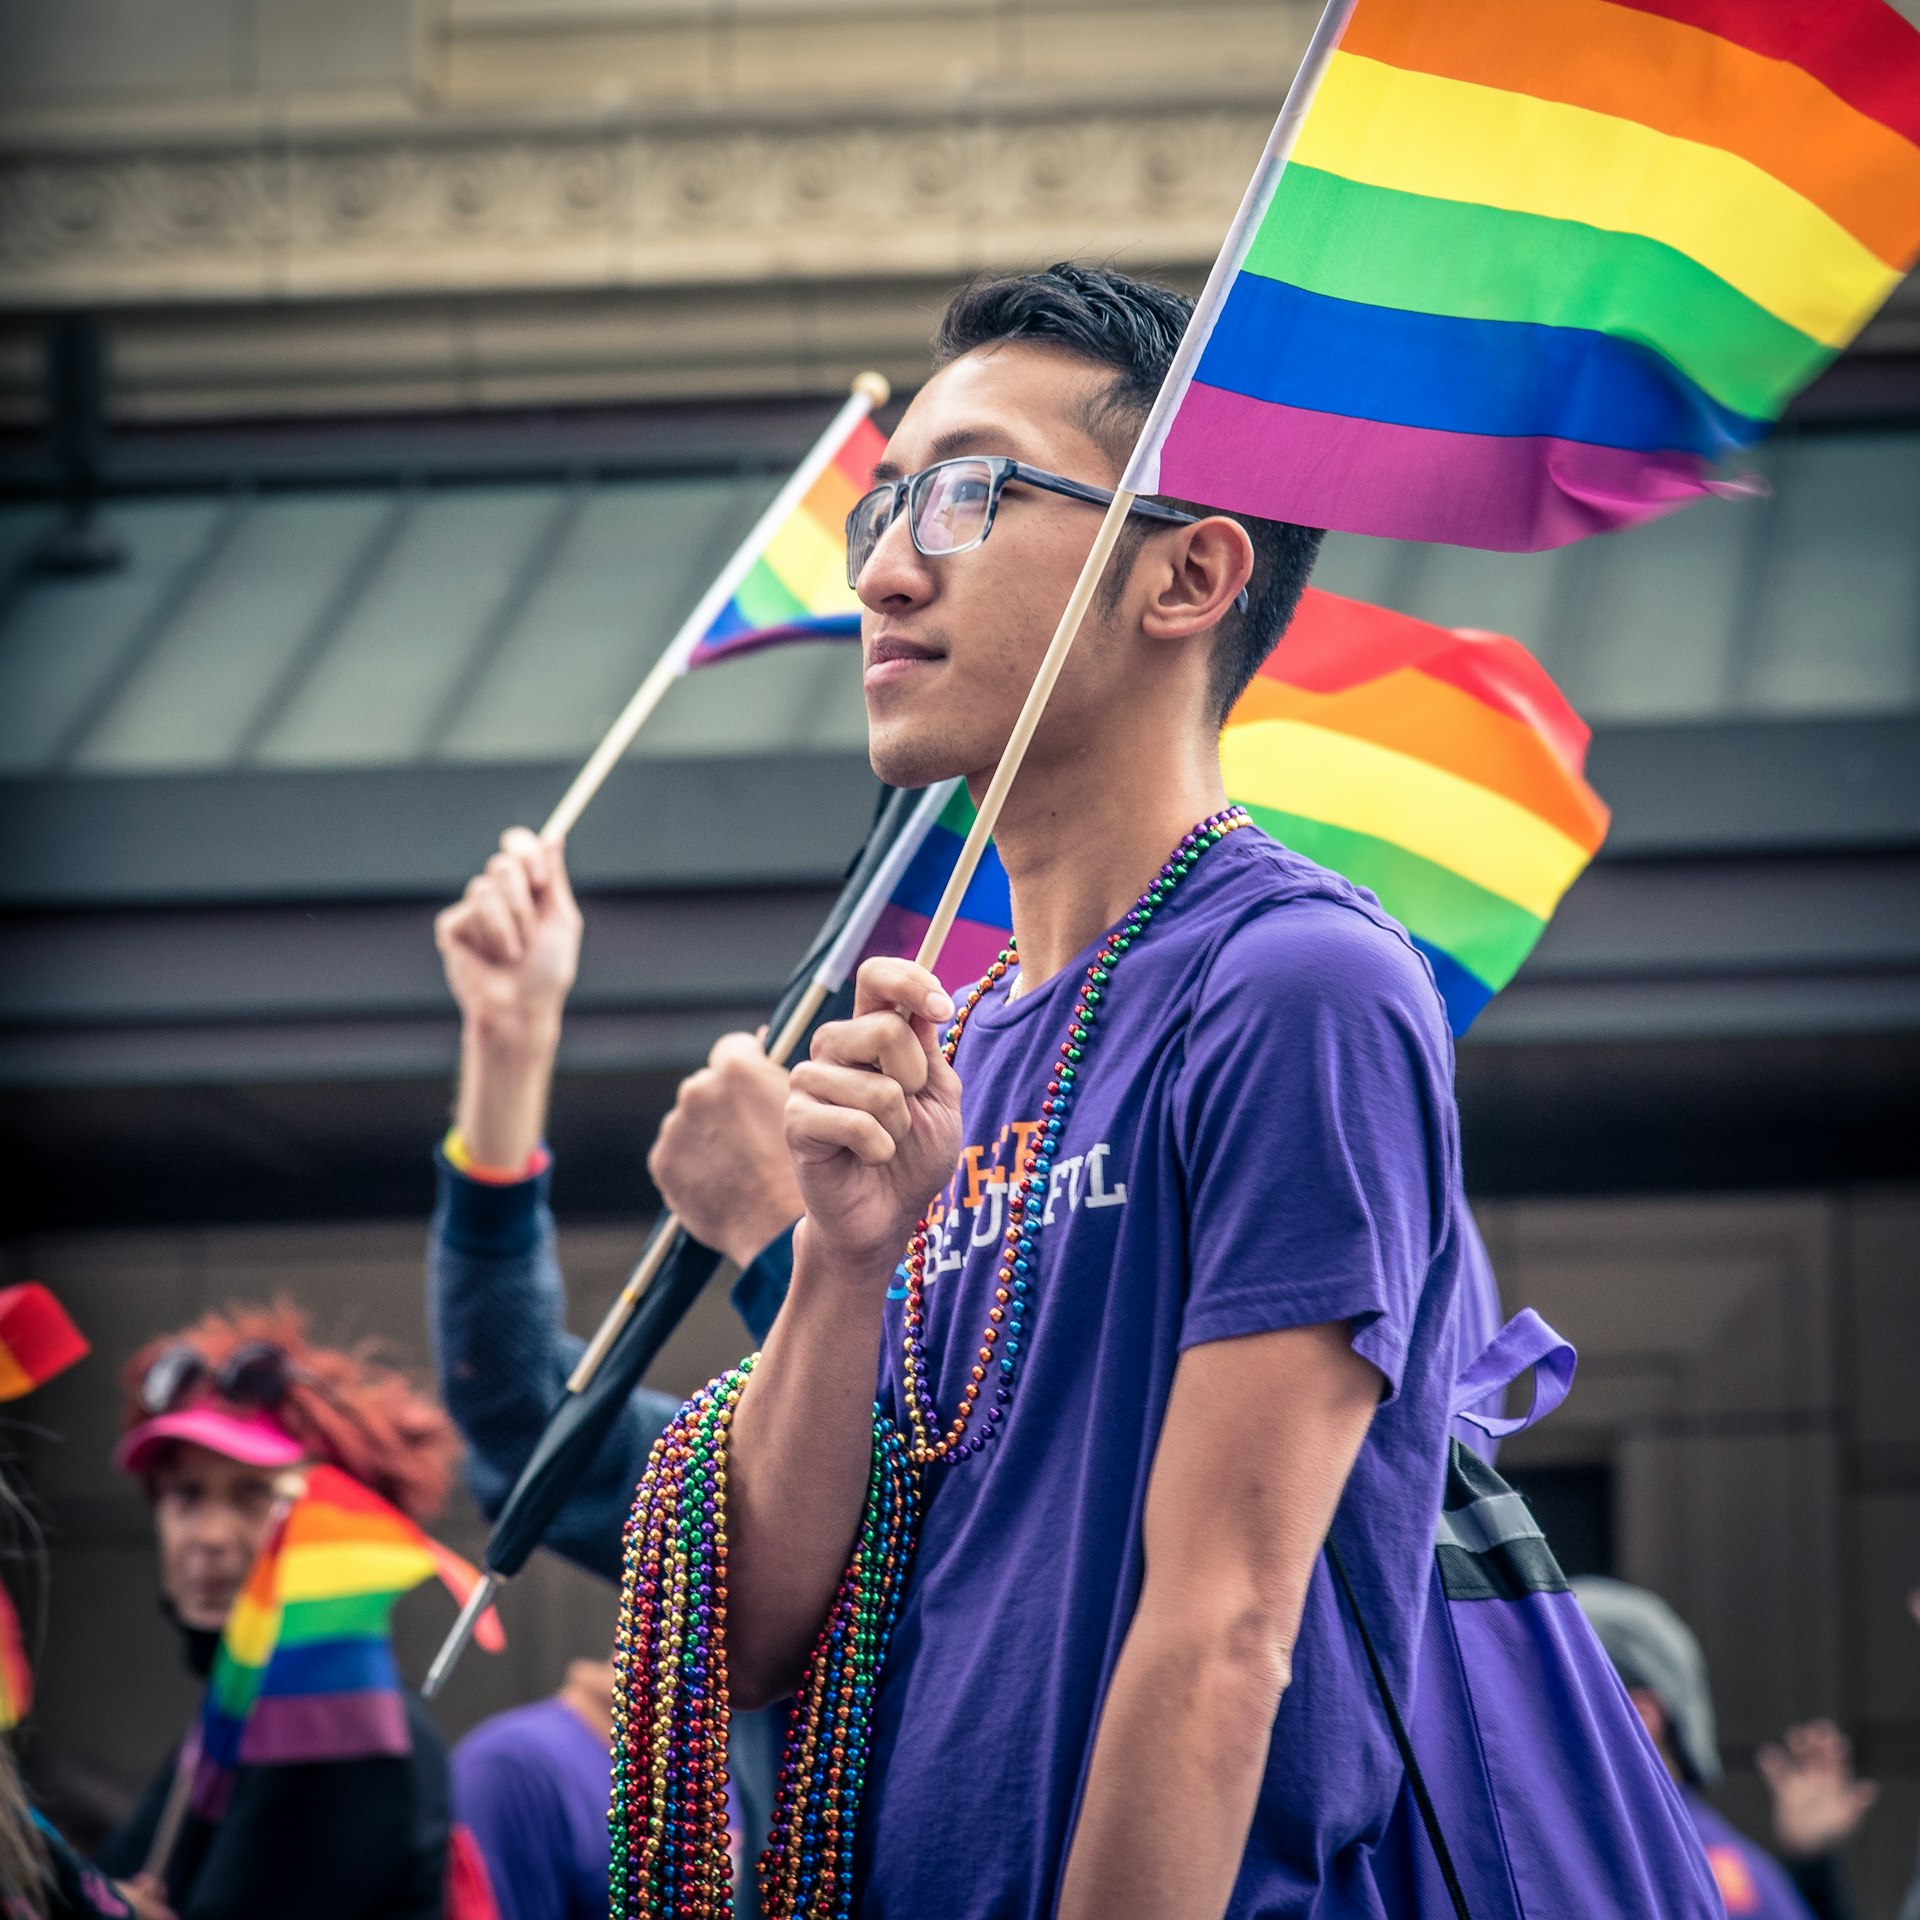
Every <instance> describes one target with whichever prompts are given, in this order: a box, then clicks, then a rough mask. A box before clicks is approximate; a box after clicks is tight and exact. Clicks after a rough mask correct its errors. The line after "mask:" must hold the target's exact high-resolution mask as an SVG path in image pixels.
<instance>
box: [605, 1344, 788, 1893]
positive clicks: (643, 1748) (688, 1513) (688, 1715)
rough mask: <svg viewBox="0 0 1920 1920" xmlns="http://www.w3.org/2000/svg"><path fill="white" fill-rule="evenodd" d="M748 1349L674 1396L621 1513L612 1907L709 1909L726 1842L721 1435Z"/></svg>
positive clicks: (726, 1879)
mask: <svg viewBox="0 0 1920 1920" xmlns="http://www.w3.org/2000/svg"><path fill="white" fill-rule="evenodd" d="M752 1365H753V1363H752V1361H750V1360H749V1361H747V1362H746V1363H745V1364H743V1365H742V1366H739V1367H736V1368H735V1369H734V1370H733V1371H732V1372H730V1373H727V1374H723V1375H722V1376H721V1377H720V1378H719V1379H718V1380H716V1381H715V1382H714V1383H713V1384H712V1385H711V1386H709V1387H706V1388H703V1389H702V1390H701V1392H699V1393H697V1394H695V1395H694V1397H693V1398H692V1399H691V1400H690V1401H688V1402H687V1404H686V1405H685V1406H684V1407H682V1408H681V1409H680V1411H679V1413H678V1414H677V1415H675V1417H674V1419H673V1420H672V1421H671V1422H670V1423H669V1424H668V1426H667V1428H666V1431H665V1432H663V1433H662V1434H661V1436H660V1438H659V1439H658V1440H656V1441H655V1442H654V1446H653V1451H652V1453H651V1455H650V1456H649V1458H648V1461H647V1470H646V1473H645V1474H644V1475H643V1476H642V1478H641V1481H640V1486H639V1490H638V1493H637V1495H636V1497H635V1500H634V1507H633V1513H632V1516H631V1518H630V1519H629V1520H628V1522H627V1531H626V1537H625V1544H624V1565H623V1568H622V1580H621V1593H620V1620H619V1626H618V1629H617V1631H616V1634H615V1638H614V1654H613V1664H614V1700H613V1795H612V1804H611V1807H610V1809H609V1812H608V1825H609V1830H610V1832H611V1835H612V1840H613V1870H612V1884H611V1893H612V1909H613V1912H614V1913H615V1914H617V1915H632V1916H638V1915H641V1914H646V1915H653V1914H671V1915H676V1916H684V1917H685V1920H721V1916H726V1915H731V1913H732V1912H733V1889H732V1864H731V1860H730V1857H729V1853H728V1847H727V1764H726V1762H727V1722H728V1704H727V1671H726V1639H725V1626H726V1614H727V1533H726V1487H727V1469H726V1448H727V1435H728V1430H729V1428H730V1427H731V1425H732V1423H733V1414H734V1409H735V1408H736V1407H737V1406H738V1405H739V1402H740V1393H741V1390H742V1388H743V1387H744V1386H745V1385H746V1380H747V1375H748V1373H749V1372H750V1371H751V1369H752Z"/></svg>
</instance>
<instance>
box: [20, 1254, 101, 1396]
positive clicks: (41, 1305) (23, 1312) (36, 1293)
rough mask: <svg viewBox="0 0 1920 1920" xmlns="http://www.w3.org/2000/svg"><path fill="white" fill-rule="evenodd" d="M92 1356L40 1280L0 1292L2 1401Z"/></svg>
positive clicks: (25, 1391)
mask: <svg viewBox="0 0 1920 1920" xmlns="http://www.w3.org/2000/svg"><path fill="white" fill-rule="evenodd" d="M91 1351H92V1349H91V1348H90V1347H89V1346H88V1345H87V1341H86V1336H85V1335H84V1334H83V1333H82V1332H81V1331H80V1329H79V1328H78V1327H76V1326H75V1325H74V1324H73V1322H72V1320H70V1319H69V1318H68V1317H67V1310H66V1308H65V1307H63V1306H62V1305H61V1304H60V1302H59V1301H58V1300H56V1299H55V1298H54V1297H53V1295H52V1294H51V1293H49V1292H48V1291H47V1289H46V1288H45V1287H43V1286H42V1285H41V1284H40V1282H39V1281H38V1280H23V1281H21V1282H20V1283H19V1285H18V1286H12V1287H5V1288H0V1400H18V1399H19V1398H20V1396H21V1395H22V1394H23V1393H31V1392H32V1391H33V1389H34V1388H35V1387H38V1386H43V1385H45V1383H46V1382H47V1381H49V1380H51V1379H52V1378H53V1376H54V1375H55V1374H56V1373H60V1372H62V1371H63V1370H64V1369H66V1368H68V1367H70V1366H72V1365H73V1363H74V1362H75V1361H76V1360H84V1359H85V1358H86V1357H87V1355H88V1353H90V1352H91Z"/></svg>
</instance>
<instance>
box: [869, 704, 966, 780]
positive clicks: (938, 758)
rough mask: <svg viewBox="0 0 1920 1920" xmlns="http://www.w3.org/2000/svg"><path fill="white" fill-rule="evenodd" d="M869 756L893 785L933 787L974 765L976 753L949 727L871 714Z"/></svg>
mask: <svg viewBox="0 0 1920 1920" xmlns="http://www.w3.org/2000/svg"><path fill="white" fill-rule="evenodd" d="M867 759H868V762H869V763H870V764H871V766H872V768H873V770H874V772H875V773H876V774H878V775H879V777H880V778H881V779H882V780H884V781H885V782H886V783H887V785H888V786H890V787H930V786H932V785H933V783H934V782H935V781H936V780H951V779H952V778H953V776H954V775H955V774H957V773H971V772H972V771H973V767H974V761H973V757H972V756H970V755H968V754H967V753H966V752H965V751H964V749H963V747H962V744H961V742H959V741H958V740H956V739H955V738H954V736H953V734H952V733H951V732H950V731H948V730H947V729H945V728H942V727H937V726H936V727H924V726H916V725H914V724H913V723H911V722H909V721H904V720H884V721H874V720H873V719H871V718H869V720H868V723H867Z"/></svg>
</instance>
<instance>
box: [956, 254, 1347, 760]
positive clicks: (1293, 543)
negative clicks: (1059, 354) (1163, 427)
mask: <svg viewBox="0 0 1920 1920" xmlns="http://www.w3.org/2000/svg"><path fill="white" fill-rule="evenodd" d="M1192 313H1193V302H1192V301H1191V300H1189V299H1188V298H1187V297H1186V296H1185V295H1184V294H1180V293H1175V292H1174V291H1173V290H1172V288H1170V287H1160V286H1155V285H1154V284H1153V282H1151V281H1149V280H1136V279H1134V278H1132V277H1131V276H1130V275H1128V274H1124V273H1116V272H1115V271H1114V270H1113V269H1112V268H1110V267H1082V266H1075V265H1074V264H1073V263H1072V262H1070V261H1062V262H1060V263H1059V264H1058V265H1057V266H1051V267H1047V268H1045V269H1043V270H1042V271H1041V272H1039V273H1021V274H1013V275H1009V276H1007V277H1005V278H1002V279H997V280H976V281H974V282H973V283H972V284H971V285H969V286H966V287H963V288H962V289H961V290H960V291H959V292H958V293H957V294H955V295H954V297H953V299H952V300H951V301H950V302H949V303H948V306H947V310H946V312H945V314H944V315H942V316H941V320H940V328H939V331H938V332H937V333H936V334H935V335H934V340H933V360H934V365H935V366H936V367H944V366H946V365H948V364H949V363H950V362H952V361H955V360H958V359H959V358H960V356H961V355H962V354H967V353H972V352H974V351H975V350H976V349H978V348H981V347H991V346H998V345H1001V344H1003V343H1005V342H1007V341H1011V340H1028V341H1034V342H1038V343H1040V344H1044V345H1048V346H1057V347H1059V348H1061V349H1062V350H1064V351H1065V352H1067V353H1071V354H1074V355H1075V356H1077V357H1078V358H1079V359H1082V360H1089V361H1092V362H1093V363H1094V364H1095V365H1097V366H1102V367H1110V368H1111V369H1112V370H1113V379H1112V382H1111V383H1110V384H1109V385H1108V387H1107V389H1106V391H1105V392H1104V393H1103V394H1102V395H1101V397H1100V398H1099V400H1097V401H1096V402H1095V403H1094V404H1093V406H1092V407H1090V408H1089V409H1088V412H1087V417H1086V420H1085V423H1084V424H1085V426H1086V429H1087V431H1088V433H1089V434H1090V435H1092V437H1093V438H1094V440H1095V441H1097V442H1098V443H1099V445H1100V446H1101V447H1102V448H1104V449H1105V450H1106V451H1107V453H1108V454H1109V455H1111V457H1112V459H1113V461H1114V463H1115V464H1116V465H1122V464H1124V462H1125V461H1126V458H1127V456H1128V454H1129V453H1130V452H1131V451H1132V450H1133V443H1134V441H1135V440H1136V439H1138V437H1139V434H1140V429H1141V427H1142V426H1144V425H1145V423H1146V418H1147V413H1148V411H1149V409H1150V408H1151V407H1152V405H1153V401H1154V396H1155V395H1156V394H1158V393H1159V391H1160V385H1161V382H1162V381H1164V380H1165V379H1166V377H1167V369H1168V368H1169V367H1171V366H1172V365H1173V356H1174V354H1175V352H1176V351H1177V350H1178V348H1179V345H1180V337H1181V335H1182V334H1183V333H1185V332H1186V329H1187V321H1188V319H1189V318H1190V317H1191V316H1192ZM1156 498H1161V499H1164V500H1165V502H1166V504H1167V505H1168V506H1174V507H1184V508H1186V509H1188V510H1189V511H1191V512H1193V513H1198V514H1208V513H1217V512H1220V511H1222V510H1221V509H1219V508H1216V507H1207V506H1201V505H1199V504H1198V503H1196V502H1194V501H1190V500H1179V499H1175V498H1172V497H1171V496H1164V495H1158V496H1156ZM1227 518H1228V519H1230V520H1236V521H1238V522H1239V523H1240V525H1241V526H1242V527H1244V528H1245V529H1246V532H1247V538H1248V539H1249V540H1251V541H1252V542H1253V577H1252V578H1251V579H1250V580H1249V581H1248V582H1247V610H1246V612H1245V613H1240V612H1238V611H1230V612H1228V613H1227V614H1226V615H1224V616H1223V617H1222V619H1221V621H1220V624H1219V626H1218V627H1217V628H1216V629H1215V637H1214V646H1213V657H1212V660H1211V663H1210V670H1209V673H1208V687H1207V691H1208V698H1209V702H1210V704H1211V706H1212V709H1213V717H1214V720H1215V721H1216V723H1217V722H1221V721H1224V720H1225V719H1226V717H1227V713H1228V710H1229V709H1230V708H1231V707H1232V705H1233V703H1234V702H1235V701H1236V700H1237V699H1239V697H1240V696H1241V694H1242V693H1244V692H1245V691H1246V689H1247V685H1248V683H1249V682H1250V681H1251V680H1252V679H1253V676H1254V675H1255V674H1256V673H1258V672H1259V671H1260V666H1261V662H1262V661H1264V660H1265V659H1266V657H1267V655H1268V654H1270V653H1271V652H1272V651H1273V650H1274V648H1275V647H1276V646H1278V645H1279V644H1280V638H1281V636H1282V635H1283V634H1284V633H1285V632H1286V630H1287V626H1288V623H1289V622H1290V621H1291V620H1292V619H1293V614H1294V609H1295V608H1296V607H1297V606H1299V604H1300V595H1301V593H1302V592H1303V591H1304V590H1305V588H1306V584H1307V576H1308V574H1309V573H1311V572H1312V571H1313V561H1314V556H1315V555H1316V554H1317V553H1318V552H1319V551H1320V541H1321V538H1322V536H1321V533H1320V531H1319V530H1318V529H1317V528H1313V527H1296V526H1295V525H1294V524H1293V523H1292V522H1291V521H1288V520H1260V519H1256V518H1255V517H1254V516H1253V515H1252V514H1247V513H1229V514H1228V515H1227ZM1150 531H1151V529H1150V528H1149V526H1148V525H1147V523H1146V522H1144V521H1137V520H1136V521H1133V522H1130V523H1129V525H1128V529H1127V533H1126V535H1125V536H1124V537H1123V540H1122V544H1121V546H1120V548H1119V549H1118V552H1119V554H1120V556H1121V558H1122V560H1123V561H1124V560H1125V559H1127V558H1130V557H1131V556H1132V555H1133V554H1134V553H1136V552H1138V550H1139V547H1140V543H1141V542H1142V541H1143V540H1145V539H1146V538H1147V536H1148V533H1149V532H1150ZM1124 578H1125V571H1124V567H1117V568H1115V569H1113V570H1112V572H1110V574H1109V576H1108V579H1109V583H1110V584H1109V586H1108V588H1107V592H1108V593H1109V595H1112V594H1114V593H1115V592H1117V587H1116V586H1115V585H1114V584H1112V583H1114V582H1117V581H1119V580H1123V579H1124Z"/></svg>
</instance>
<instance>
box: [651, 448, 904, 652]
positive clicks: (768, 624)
mask: <svg viewBox="0 0 1920 1920" xmlns="http://www.w3.org/2000/svg"><path fill="white" fill-rule="evenodd" d="M886 445H887V441H886V436H885V435H884V434H883V433H882V432H881V431H880V429H879V428H878V427H876V426H875V425H874V424H873V421H872V419H871V418H870V417H868V416H867V415H865V414H862V415H861V416H860V417H859V418H858V419H856V420H855V421H854V422H853V425H852V428H851V430H850V431H849V432H848V434H847V436H846V438H845V439H844V440H843V441H841V443H840V445H839V447H838V448H837V449H836V450H834V451H833V453H832V457H831V458H830V459H828V460H827V463H826V464H825V466H823V467H822V468H821V469H820V471H819V473H818V474H817V475H815V477H814V479H813V481H812V483H811V484H810V485H809V486H808V487H807V489H806V491H805V492H804V493H803V494H801V496H800V498H799V500H798V501H797V502H796V503H795V504H794V507H793V510H792V512H791V513H789V514H787V515H786V516H785V518H784V519H783V520H782V521H781V522H780V524H779V525H778V526H776V527H774V528H773V529H772V530H771V532H770V533H769V534H768V536H767V538H766V542H765V544H764V545H763V546H762V547H761V548H760V550H759V552H758V553H757V554H756V555H755V556H754V558H753V561H752V564H751V565H750V566H749V567H748V568H747V570H746V572H745V573H744V574H743V575H742V577H741V579H740V582H739V584H738V585H737V586H736V587H734V589H733V591H732V594H731V596H730V597H729V598H728V600H727V602H726V604H725V605H724V606H723V607H721V609H720V610H719V612H718V613H717V614H715V615H714V617H713V619H712V620H711V621H710V622H709V623H708V624H707V626H706V628H705V630H704V631H703V632H701V633H700V634H699V636H698V637H697V639H696V641H695V644H694V647H693V650H692V652H691V653H689V654H688V656H687V663H686V664H687V667H688V668H689V669H692V668H694V667H705V666H711V665H712V664H713V662H714V661H716V660H731V659H734V658H735V657H736V656H738V655H740V654H743V653H753V652H755V651H757V650H758V649H759V648H761V647H773V646H778V645H780V644H781V643H782V642H783V641H788V640H853V639H858V638H859V634H860V602H859V601H858V600H857V599H856V598H855V597H854V592H853V589H852V588H851V587H850V586H848V585H847V535H846V525H847V515H848V514H849V513H850V512H851V511H852V509H853V503H854V502H855V501H856V500H858V499H859V498H860V496H861V495H862V494H863V493H865V492H866V491H867V489H868V488H869V487H871V486H872V485H873V470H874V468H875V466H877V465H878V464H879V460H880V456H881V454H882V453H884V452H885V451H886Z"/></svg>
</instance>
